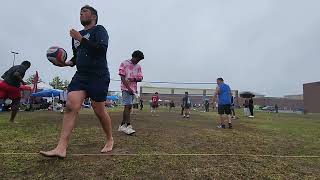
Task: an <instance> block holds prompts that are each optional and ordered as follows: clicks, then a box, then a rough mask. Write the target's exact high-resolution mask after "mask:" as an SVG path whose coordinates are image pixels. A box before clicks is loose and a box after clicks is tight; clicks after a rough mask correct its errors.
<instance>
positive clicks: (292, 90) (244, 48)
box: [0, 0, 320, 96]
mask: <svg viewBox="0 0 320 180" xmlns="http://www.w3.org/2000/svg"><path fill="white" fill-rule="evenodd" d="M86 4H89V5H91V6H93V7H95V8H96V9H97V10H98V15H99V22H98V24H101V25H103V26H104V27H105V28H106V29H107V31H108V33H109V37H110V41H109V48H108V63H109V69H110V74H111V78H114V79H119V77H118V75H117V69H118V66H119V64H120V62H121V61H123V60H125V59H127V58H129V57H130V55H131V53H132V51H133V50H136V49H140V50H142V51H143V52H144V54H145V60H144V61H143V62H142V63H141V66H142V68H143V73H144V77H145V78H144V79H145V80H146V81H177V82H215V79H216V78H217V77H223V78H224V79H225V81H226V83H228V84H229V85H230V86H231V88H232V89H239V90H250V91H254V92H258V93H262V94H266V95H268V96H283V95H287V94H298V93H302V84H303V83H306V82H312V81H318V80H319V75H320V71H319V65H320V61H319V57H320V51H319V50H318V49H319V47H320V11H319V7H320V1H319V0H305V1H302V0H241V1H240V0H197V1H191V0H190V1H186V0H161V1H154V0H135V1H132V0H126V1H125V0H108V1H105V0H95V1H80V0H68V1H66V0H55V1H50V2H49V1H39V0H29V1H21V0H10V1H5V2H2V7H1V11H0V17H1V18H2V20H1V33H0V63H1V66H0V73H1V74H2V73H3V72H5V70H7V69H8V68H9V67H10V66H12V61H13V55H12V54H11V53H10V52H11V51H12V50H14V51H18V52H19V53H20V54H19V55H18V56H17V58H16V63H21V62H22V61H23V60H30V61H31V62H32V67H31V69H30V70H29V71H28V73H27V74H26V77H28V76H29V75H31V74H33V73H35V71H36V70H38V71H39V75H40V77H41V78H42V79H43V80H44V81H45V82H46V83H48V82H49V81H50V80H51V79H52V78H53V77H54V76H57V75H58V76H61V77H62V78H63V79H67V80H71V78H72V76H73V74H74V72H75V68H58V67H55V66H53V65H51V64H50V63H49V62H48V60H47V59H46V56H45V54H46V50H47V49H48V47H50V46H53V45H58V46H60V47H63V48H64V49H65V50H66V51H67V52H68V55H69V57H70V56H71V55H72V53H71V39H70V37H69V30H70V29H71V28H75V29H77V30H81V29H82V26H81V24H80V21H79V13H80V8H81V7H82V6H83V5H86ZM152 85H154V86H157V85H156V84H152ZM171 86H173V85H171ZM193 87H197V86H193ZM198 87H200V86H198ZM202 87H203V86H202ZM204 87H206V88H211V87H212V88H214V87H215V86H214V85H212V86H211V85H206V86H204ZM110 89H111V90H119V89H120V88H119V84H118V83H117V82H112V83H111V86H110Z"/></svg>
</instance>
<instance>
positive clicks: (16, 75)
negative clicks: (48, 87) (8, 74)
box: [13, 71, 27, 85]
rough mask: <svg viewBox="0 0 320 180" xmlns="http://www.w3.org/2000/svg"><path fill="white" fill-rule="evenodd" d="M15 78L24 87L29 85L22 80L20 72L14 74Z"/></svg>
mask: <svg viewBox="0 0 320 180" xmlns="http://www.w3.org/2000/svg"><path fill="white" fill-rule="evenodd" d="M13 77H15V78H16V79H17V80H18V81H19V82H21V83H22V84H23V85H26V84H27V83H25V82H24V81H23V79H22V76H21V74H20V73H19V72H17V71H16V72H14V73H13Z"/></svg>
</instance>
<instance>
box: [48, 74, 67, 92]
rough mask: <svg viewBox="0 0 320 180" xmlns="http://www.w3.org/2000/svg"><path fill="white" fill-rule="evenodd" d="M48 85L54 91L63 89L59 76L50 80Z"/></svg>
mask: <svg viewBox="0 0 320 180" xmlns="http://www.w3.org/2000/svg"><path fill="white" fill-rule="evenodd" d="M49 85H50V86H52V87H53V88H55V89H63V86H64V84H63V81H62V80H61V79H60V77H59V76H56V77H54V78H53V79H52V81H51V82H49Z"/></svg>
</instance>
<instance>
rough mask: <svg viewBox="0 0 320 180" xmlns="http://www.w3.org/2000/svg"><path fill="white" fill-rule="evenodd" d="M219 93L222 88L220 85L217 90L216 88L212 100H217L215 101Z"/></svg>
mask: <svg viewBox="0 0 320 180" xmlns="http://www.w3.org/2000/svg"><path fill="white" fill-rule="evenodd" d="M219 93H220V88H219V86H217V87H216V90H215V92H214V94H213V97H212V102H215V101H216V99H217V97H218V95H219Z"/></svg>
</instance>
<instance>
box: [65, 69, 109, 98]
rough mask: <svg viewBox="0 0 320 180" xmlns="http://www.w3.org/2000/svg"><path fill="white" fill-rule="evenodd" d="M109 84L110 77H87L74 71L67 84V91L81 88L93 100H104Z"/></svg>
mask: <svg viewBox="0 0 320 180" xmlns="http://www.w3.org/2000/svg"><path fill="white" fill-rule="evenodd" d="M109 84H110V78H107V77H98V78H91V77H90V78H89V77H85V76H81V75H78V74H77V73H76V74H75V75H74V76H73V78H72V80H71V82H70V84H69V86H68V92H72V91H80V90H83V91H85V92H86V93H87V97H89V98H91V99H92V100H93V101H95V102H104V101H105V100H106V97H107V95H108V89H109Z"/></svg>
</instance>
